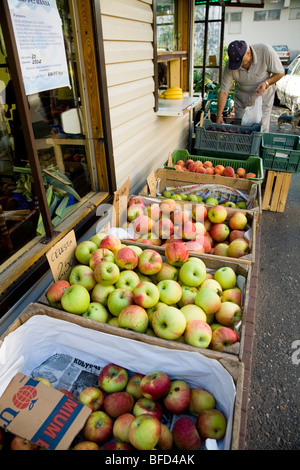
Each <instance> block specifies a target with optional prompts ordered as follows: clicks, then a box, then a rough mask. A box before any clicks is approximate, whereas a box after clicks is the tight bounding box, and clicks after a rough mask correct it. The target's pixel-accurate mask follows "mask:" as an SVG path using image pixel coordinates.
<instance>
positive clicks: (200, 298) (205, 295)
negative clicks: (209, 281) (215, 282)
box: [195, 287, 221, 315]
mask: <svg viewBox="0 0 300 470" xmlns="http://www.w3.org/2000/svg"><path fill="white" fill-rule="evenodd" d="M195 304H196V305H198V307H201V308H202V310H204V312H205V313H206V314H207V315H211V314H213V313H215V312H216V311H217V310H219V308H220V306H221V298H220V296H219V295H218V294H217V293H216V292H215V291H214V290H213V289H210V288H208V287H201V288H200V289H199V290H198V292H197V295H196V298H195Z"/></svg>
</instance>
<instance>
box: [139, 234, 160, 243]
mask: <svg viewBox="0 0 300 470" xmlns="http://www.w3.org/2000/svg"><path fill="white" fill-rule="evenodd" d="M144 239H146V240H148V241H150V243H151V245H155V246H160V245H161V244H162V241H161V239H160V238H159V236H158V235H156V233H153V232H149V233H146V234H145V235H143V236H142V238H141V239H140V240H139V242H142V243H143V240H144Z"/></svg>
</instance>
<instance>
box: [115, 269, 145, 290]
mask: <svg viewBox="0 0 300 470" xmlns="http://www.w3.org/2000/svg"><path fill="white" fill-rule="evenodd" d="M139 283H140V278H139V276H138V274H137V273H136V272H135V271H133V270H131V269H125V270H124V271H120V275H119V278H118V280H117V281H116V283H115V284H114V286H115V288H117V289H126V290H130V291H133V289H134V288H135V287H136V286H137V285H138V284H139Z"/></svg>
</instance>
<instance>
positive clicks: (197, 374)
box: [0, 304, 244, 450]
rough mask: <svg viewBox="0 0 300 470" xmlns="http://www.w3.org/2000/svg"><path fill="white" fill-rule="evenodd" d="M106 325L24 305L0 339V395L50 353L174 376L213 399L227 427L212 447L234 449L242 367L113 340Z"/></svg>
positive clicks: (119, 338)
mask: <svg viewBox="0 0 300 470" xmlns="http://www.w3.org/2000/svg"><path fill="white" fill-rule="evenodd" d="M107 326H108V325H103V324H102V325H101V324H100V323H99V322H94V321H89V320H86V319H84V318H82V317H80V316H77V315H71V314H67V313H66V312H60V311H58V310H56V309H51V308H50V307H49V308H47V307H46V306H43V305H41V304H29V305H28V307H27V308H26V309H25V310H24V311H23V313H22V314H21V315H20V316H19V317H18V318H17V319H16V320H15V322H14V323H13V324H12V325H11V327H10V328H9V329H8V330H7V331H6V332H5V334H4V335H3V336H2V338H1V339H2V340H3V344H2V346H1V348H0V364H1V365H0V384H1V385H0V395H2V394H3V392H4V391H5V389H6V387H7V385H8V384H9V382H10V380H11V379H12V378H13V377H14V376H15V375H16V374H18V373H22V374H27V375H28V376H30V375H31V373H32V371H33V370H34V369H36V368H38V367H39V366H40V364H42V363H43V362H44V361H46V360H47V359H48V358H49V356H51V355H52V354H55V355H57V354H65V355H66V354H67V355H70V356H72V357H74V358H77V360H78V361H82V362H83V363H84V364H86V365H87V366H88V365H90V364H94V365H95V367H97V366H98V367H99V369H101V367H104V365H106V364H107V363H116V364H119V365H121V366H123V367H126V368H127V369H129V370H131V371H135V372H140V373H143V374H146V373H149V372H152V371H154V370H162V371H165V372H166V373H168V374H169V375H170V376H171V379H172V378H178V377H180V378H182V379H183V380H186V381H187V382H188V383H189V384H190V385H191V386H194V387H202V388H206V389H207V390H208V391H210V392H211V393H213V394H214V395H215V398H216V401H217V407H218V408H219V409H220V411H222V412H224V414H225V415H226V418H227V423H228V424H227V431H226V435H225V438H224V439H222V441H219V442H218V448H220V449H232V450H237V449H238V446H239V428H240V419H241V395H242V388H243V374H244V369H243V364H242V363H241V362H240V361H239V360H238V359H237V358H236V357H234V356H231V355H228V356H227V357H226V356H224V355H221V356H219V357H217V355H214V354H212V357H208V356H204V355H203V354H201V353H199V352H198V351H195V350H194V351H192V350H189V349H186V348H183V349H174V348H172V347H171V348H169V347H168V346H166V345H165V344H160V345H158V344H157V343H153V344H151V343H145V342H143V341H140V340H137V338H136V335H131V334H130V332H124V336H118V335H116V334H114V333H113V330H114V329H115V328H110V329H107V328H105V327H107ZM101 330H102V331H101ZM109 330H110V331H109ZM125 335H126V336H125ZM130 336H131V337H130ZM41 338H43V341H41V340H40V339H41ZM213 356H215V357H214V358H213ZM20 431H21V429H20Z"/></svg>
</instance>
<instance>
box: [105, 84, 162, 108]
mask: <svg viewBox="0 0 300 470" xmlns="http://www.w3.org/2000/svg"><path fill="white" fill-rule="evenodd" d="M153 92H154V82H153V79H152V78H151V77H149V78H143V79H142V80H136V81H134V82H130V83H122V84H120V85H116V86H114V87H110V88H109V89H108V97H109V107H110V108H114V107H116V106H120V105H121V104H124V103H127V102H128V101H131V100H134V99H137V98H141V97H143V96H145V95H147V94H153Z"/></svg>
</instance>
